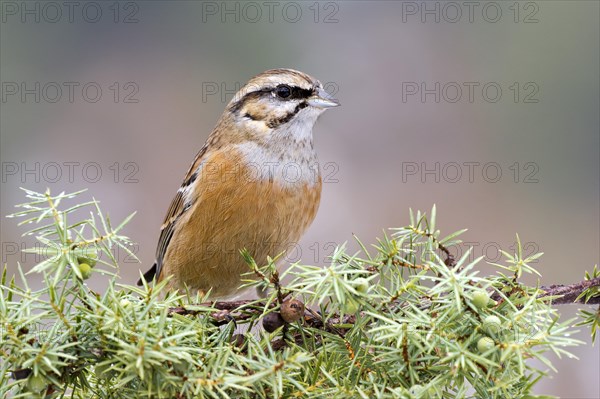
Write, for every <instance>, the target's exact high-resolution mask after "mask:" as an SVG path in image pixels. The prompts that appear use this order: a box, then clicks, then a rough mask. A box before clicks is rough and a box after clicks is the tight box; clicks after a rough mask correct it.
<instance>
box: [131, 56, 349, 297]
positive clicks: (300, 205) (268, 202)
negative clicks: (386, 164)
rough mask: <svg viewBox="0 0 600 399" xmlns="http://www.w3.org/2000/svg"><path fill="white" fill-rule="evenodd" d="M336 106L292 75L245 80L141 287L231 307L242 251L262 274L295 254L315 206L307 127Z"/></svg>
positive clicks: (194, 170)
mask: <svg viewBox="0 0 600 399" xmlns="http://www.w3.org/2000/svg"><path fill="white" fill-rule="evenodd" d="M338 105H340V103H339V101H338V100H337V99H335V98H334V97H333V96H332V95H330V94H329V93H327V91H326V90H325V89H324V88H323V84H322V83H321V82H320V81H319V80H317V79H315V78H313V77H311V76H309V75H307V74H305V73H303V72H300V71H297V70H294V69H287V68H280V69H270V70H267V71H265V72H263V73H260V74H258V75H256V76H254V77H253V78H251V79H250V80H249V81H248V82H247V83H246V84H245V85H244V86H243V87H241V89H240V90H239V91H238V92H237V93H236V94H235V95H234V96H233V98H232V99H231V101H230V102H229V103H228V104H227V106H226V107H225V110H224V112H223V114H222V115H221V117H220V118H219V120H218V121H217V124H216V126H215V128H214V129H213V131H212V132H211V134H210V135H209V136H208V138H207V140H206V142H205V143H204V145H203V146H202V147H201V149H200V150H199V151H198V153H197V155H196V157H195V159H194V161H193V162H192V164H191V166H190V167H189V169H188V171H187V173H186V174H185V176H184V179H183V183H182V185H181V187H180V188H179V189H178V190H177V193H176V194H175V197H174V198H173V200H172V202H171V205H170V207H169V209H168V211H167V214H166V216H165V219H164V222H163V224H162V226H161V228H160V236H159V239H158V245H157V249H156V257H155V262H154V264H153V265H152V267H151V268H150V270H148V271H147V272H146V273H144V274H143V279H144V280H145V281H147V282H149V281H152V280H154V281H156V282H160V281H162V280H164V279H166V278H167V277H169V279H168V282H167V283H166V285H167V290H173V291H180V292H184V291H188V292H189V291H191V292H197V293H200V294H202V295H208V296H209V297H210V298H211V299H223V298H230V297H234V296H238V295H239V294H241V293H242V292H243V290H240V288H239V287H240V285H241V284H242V275H243V274H246V273H248V272H249V271H250V268H249V266H248V264H247V263H246V262H245V260H244V258H243V257H242V255H241V254H240V251H241V250H242V249H244V250H245V251H247V252H248V254H249V255H251V256H252V257H253V259H254V260H255V261H256V263H257V264H259V265H261V264H266V262H267V260H268V256H271V257H274V256H276V255H279V254H281V253H283V252H285V250H286V249H289V248H290V246H291V245H296V243H297V242H298V241H299V239H300V237H301V236H302V235H303V234H304V232H305V231H306V229H307V228H308V227H309V226H310V224H311V223H312V221H313V220H314V218H315V216H316V214H317V210H318V207H319V202H320V199H321V188H322V178H321V173H320V168H319V164H318V160H317V155H316V152H315V149H314V145H313V133H312V130H313V126H314V125H315V122H316V121H317V119H318V117H319V116H320V115H321V114H322V113H323V112H324V111H325V110H327V109H329V108H332V107H337V106H338ZM142 284H143V280H142V278H140V281H138V285H142Z"/></svg>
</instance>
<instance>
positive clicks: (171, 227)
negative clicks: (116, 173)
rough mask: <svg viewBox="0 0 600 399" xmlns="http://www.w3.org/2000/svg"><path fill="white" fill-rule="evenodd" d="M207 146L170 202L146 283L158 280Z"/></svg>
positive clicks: (146, 276) (145, 276)
mask: <svg viewBox="0 0 600 399" xmlns="http://www.w3.org/2000/svg"><path fill="white" fill-rule="evenodd" d="M206 149H207V145H206V144H205V145H204V146H203V147H202V148H201V149H200V151H198V154H196V158H194V162H192V164H191V165H190V168H189V169H188V171H187V173H186V174H185V178H184V179H183V183H182V184H181V187H180V188H179V190H177V193H176V194H175V197H174V198H173V200H172V201H171V206H170V207H169V211H168V212H167V215H166V216H165V220H164V222H163V224H162V226H161V227H160V236H159V238H158V246H157V248H156V260H155V262H154V264H153V265H152V267H151V268H150V270H148V271H147V272H146V273H144V279H145V280H146V281H151V280H152V279H153V278H154V277H156V278H157V279H158V278H160V272H161V270H162V263H163V258H164V256H165V253H166V252H167V248H168V246H169V242H170V241H171V237H173V232H174V231H175V225H176V223H177V220H178V219H179V218H180V217H181V215H183V214H184V213H185V211H186V210H187V209H188V207H186V204H185V199H184V193H185V191H186V190H187V189H188V187H189V186H190V185H191V184H192V183H193V182H194V181H195V180H196V178H197V177H198V169H199V168H200V165H201V164H202V163H203V162H204V160H205V154H206ZM138 285H142V279H140V280H139V281H138Z"/></svg>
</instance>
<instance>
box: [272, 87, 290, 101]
mask: <svg viewBox="0 0 600 399" xmlns="http://www.w3.org/2000/svg"><path fill="white" fill-rule="evenodd" d="M275 94H277V97H279V98H288V97H289V96H290V95H291V94H292V89H290V86H288V85H279V86H277V87H276V88H275Z"/></svg>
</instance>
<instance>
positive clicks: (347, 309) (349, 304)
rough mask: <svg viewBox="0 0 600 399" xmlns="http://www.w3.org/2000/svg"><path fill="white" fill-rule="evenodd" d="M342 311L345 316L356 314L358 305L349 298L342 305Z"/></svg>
mask: <svg viewBox="0 0 600 399" xmlns="http://www.w3.org/2000/svg"><path fill="white" fill-rule="evenodd" d="M343 310H344V313H346V314H355V313H356V312H358V303H357V302H356V301H355V300H354V299H352V298H349V299H348V300H347V301H346V303H345V304H344V307H343Z"/></svg>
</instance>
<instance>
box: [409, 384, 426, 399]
mask: <svg viewBox="0 0 600 399" xmlns="http://www.w3.org/2000/svg"><path fill="white" fill-rule="evenodd" d="M408 392H410V394H411V395H413V396H417V397H418V396H420V395H421V394H422V393H423V386H422V385H419V384H415V385H413V386H412V387H410V388H409V390H408Z"/></svg>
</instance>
